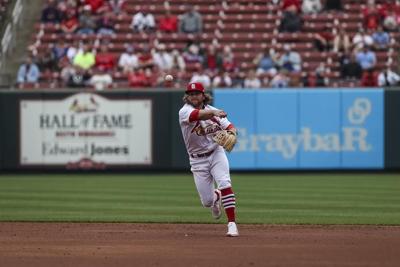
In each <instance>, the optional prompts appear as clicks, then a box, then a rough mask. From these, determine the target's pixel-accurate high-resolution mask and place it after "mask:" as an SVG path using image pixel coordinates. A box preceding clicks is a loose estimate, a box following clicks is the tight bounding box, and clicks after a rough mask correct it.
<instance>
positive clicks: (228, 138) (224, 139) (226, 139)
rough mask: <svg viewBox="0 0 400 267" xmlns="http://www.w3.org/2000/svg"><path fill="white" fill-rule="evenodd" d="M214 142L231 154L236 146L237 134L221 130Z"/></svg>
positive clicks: (215, 136)
mask: <svg viewBox="0 0 400 267" xmlns="http://www.w3.org/2000/svg"><path fill="white" fill-rule="evenodd" d="M213 140H214V141H215V143H217V144H219V145H220V146H222V147H223V148H224V149H225V150H226V151H228V152H231V151H232V149H233V147H234V146H235V144H236V133H235V132H233V131H227V130H221V131H218V132H217V133H216V135H214V137H213Z"/></svg>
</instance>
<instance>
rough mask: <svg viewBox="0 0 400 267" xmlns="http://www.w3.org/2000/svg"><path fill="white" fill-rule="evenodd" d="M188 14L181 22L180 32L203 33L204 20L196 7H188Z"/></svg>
mask: <svg viewBox="0 0 400 267" xmlns="http://www.w3.org/2000/svg"><path fill="white" fill-rule="evenodd" d="M186 10H187V12H186V13H185V14H183V15H182V16H181V18H180V21H179V31H180V32H182V33H193V34H196V33H202V31H203V19H202V17H201V15H200V13H199V12H197V11H196V9H195V7H194V6H187V7H186Z"/></svg>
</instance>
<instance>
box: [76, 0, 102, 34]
mask: <svg viewBox="0 0 400 267" xmlns="http://www.w3.org/2000/svg"><path fill="white" fill-rule="evenodd" d="M91 12H92V8H91V6H90V5H85V6H84V7H83V13H82V14H81V15H80V16H79V30H78V33H79V34H92V33H94V31H95V30H96V27H97V25H96V20H95V18H94V16H93V15H92V13H91Z"/></svg>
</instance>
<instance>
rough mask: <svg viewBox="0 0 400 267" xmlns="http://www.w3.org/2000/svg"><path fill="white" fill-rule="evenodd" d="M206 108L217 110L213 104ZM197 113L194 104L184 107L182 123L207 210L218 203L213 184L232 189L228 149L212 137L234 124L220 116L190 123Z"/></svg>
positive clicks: (194, 173)
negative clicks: (226, 150)
mask: <svg viewBox="0 0 400 267" xmlns="http://www.w3.org/2000/svg"><path fill="white" fill-rule="evenodd" d="M204 109H205V110H217V109H216V108H215V107H213V106H211V105H206V106H205V107H204ZM194 110H195V108H194V107H193V106H192V105H189V104H185V105H184V106H183V107H182V108H181V109H180V110H179V124H180V126H181V130H182V134H183V139H184V142H185V145H186V149H187V152H188V155H189V160H190V165H191V171H192V173H193V176H194V181H195V184H196V188H197V191H198V192H199V195H200V199H201V202H202V204H203V206H204V207H211V206H212V205H213V202H214V200H215V199H214V196H215V194H214V181H215V182H216V183H217V187H218V189H220V190H222V189H225V188H230V187H231V178H230V175H229V163H228V159H227V157H226V154H225V150H224V149H223V148H222V147H221V146H220V145H218V144H217V143H215V142H214V141H213V140H212V137H213V136H214V135H215V133H216V132H217V131H220V130H222V129H226V128H228V126H229V125H231V123H230V122H229V120H228V119H227V118H219V117H213V118H211V119H209V120H197V121H190V115H191V114H192V112H193V111H194Z"/></svg>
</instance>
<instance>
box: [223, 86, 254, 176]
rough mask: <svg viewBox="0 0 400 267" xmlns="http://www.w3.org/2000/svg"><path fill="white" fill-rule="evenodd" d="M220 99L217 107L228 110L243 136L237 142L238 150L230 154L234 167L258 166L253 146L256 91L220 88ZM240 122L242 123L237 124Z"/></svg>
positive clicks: (240, 134) (230, 160)
mask: <svg viewBox="0 0 400 267" xmlns="http://www.w3.org/2000/svg"><path fill="white" fill-rule="evenodd" d="M216 94H217V95H216V97H217V98H218V99H223V102H221V103H220V104H218V105H217V106H216V107H217V108H220V109H223V110H225V111H227V112H228V119H229V120H231V122H232V123H233V124H234V125H235V127H237V130H238V134H239V136H241V138H239V139H238V143H237V144H236V152H235V153H230V154H229V157H230V158H229V162H230V164H231V166H232V167H233V168H239V169H254V168H255V167H256V154H255V153H254V151H253V150H254V148H252V142H253V141H252V139H253V137H254V136H255V133H256V120H254V118H255V117H256V110H255V109H254V106H255V104H256V98H255V95H256V92H254V91H248V90H246V91H238V90H229V89H224V90H218V91H217V92H216ZM237 122H240V125H236V123H237Z"/></svg>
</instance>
